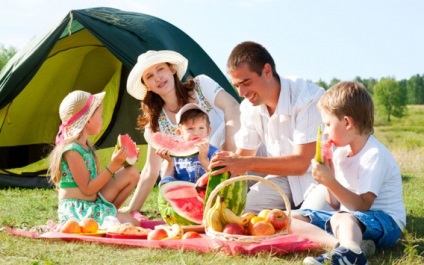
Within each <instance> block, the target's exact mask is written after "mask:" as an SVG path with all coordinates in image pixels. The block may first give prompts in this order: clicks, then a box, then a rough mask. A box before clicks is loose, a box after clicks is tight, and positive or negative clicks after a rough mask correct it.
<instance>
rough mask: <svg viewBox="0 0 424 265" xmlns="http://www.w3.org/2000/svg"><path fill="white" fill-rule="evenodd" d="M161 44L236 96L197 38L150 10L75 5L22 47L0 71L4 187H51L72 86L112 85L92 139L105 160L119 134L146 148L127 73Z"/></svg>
mask: <svg viewBox="0 0 424 265" xmlns="http://www.w3.org/2000/svg"><path fill="white" fill-rule="evenodd" d="M163 49H167V50H174V51H177V52H179V53H181V54H183V55H184V56H185V57H186V58H187V59H188V60H189V66H188V71H187V74H186V76H188V75H190V76H196V75H199V74H206V75H208V76H210V77H211V78H213V79H214V80H215V81H217V82H218V83H219V84H221V86H223V87H224V88H225V89H226V90H227V91H228V92H229V93H230V94H232V95H233V96H234V97H236V98H237V95H236V94H235V91H234V90H233V89H232V87H231V85H230V83H229V82H228V80H227V79H226V77H225V76H224V75H223V73H222V72H221V71H220V70H219V68H218V67H217V66H216V64H215V63H214V62H213V61H212V60H211V58H210V57H209V56H208V55H207V54H206V52H205V51H204V50H203V49H202V48H201V47H200V46H199V45H198V44H197V43H196V42H195V41H194V40H193V39H192V38H190V37H189V36H188V35H187V34H185V33H184V32H183V31H181V30H180V29H178V28H176V27H175V26H173V25H171V24H169V23H168V22H166V21H164V20H161V19H159V18H157V17H153V16H150V15H146V14H140V13H134V12H126V11H121V10H117V9H112V8H103V7H101V8H90V9H81V10H73V11H70V12H69V14H68V15H66V17H65V18H64V19H63V20H62V21H61V22H60V23H59V24H58V25H56V26H54V27H53V28H52V29H51V30H50V31H48V33H47V34H45V35H44V36H41V37H40V38H38V39H36V40H34V41H33V42H31V43H30V44H28V45H27V46H26V47H25V48H23V49H22V50H20V51H19V52H18V53H17V54H16V55H15V56H14V57H13V58H12V59H11V60H10V61H9V62H8V64H7V65H6V66H5V67H4V68H3V69H2V70H1V72H0V187H25V188H32V187H49V186H50V185H49V183H48V178H46V176H47V174H46V173H47V172H46V171H47V168H48V160H47V159H46V157H47V155H48V154H49V152H50V151H51V149H52V146H53V143H54V140H55V136H56V133H57V130H58V126H59V124H60V119H59V115H58V108H59V104H60V102H61V100H62V99H63V98H64V97H65V96H66V95H67V94H68V93H69V92H71V91H73V90H77V89H80V90H86V91H90V92H91V93H98V92H100V91H106V92H107V97H106V98H105V100H104V116H103V118H104V122H103V128H102V132H101V133H100V135H99V136H98V137H96V138H95V139H92V142H93V143H95V146H96V147H97V148H98V154H99V155H100V159H101V162H102V163H103V164H105V163H107V162H108V161H109V159H110V154H111V150H112V149H113V146H114V145H115V144H116V139H117V136H118V134H125V133H128V134H129V135H130V136H131V137H132V138H133V140H134V141H136V142H137V143H138V144H140V145H141V147H142V151H144V150H145V141H144V139H143V137H142V133H141V132H140V131H139V130H137V129H136V117H137V115H138V112H139V110H138V109H139V107H140V103H139V101H137V100H136V99H134V98H132V97H131V96H130V95H129V94H128V93H127V91H126V80H127V76H128V73H129V72H130V70H131V68H132V67H133V66H134V64H135V63H136V61H137V57H138V55H140V54H141V53H144V52H146V51H147V50H163ZM144 153H145V152H142V155H141V157H140V161H139V162H138V164H137V166H138V167H140V169H141V167H142V165H143V163H144Z"/></svg>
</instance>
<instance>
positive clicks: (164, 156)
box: [156, 149, 172, 162]
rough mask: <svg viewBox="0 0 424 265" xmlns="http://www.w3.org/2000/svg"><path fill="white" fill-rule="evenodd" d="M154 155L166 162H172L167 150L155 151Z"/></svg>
mask: <svg viewBox="0 0 424 265" xmlns="http://www.w3.org/2000/svg"><path fill="white" fill-rule="evenodd" d="M156 154H157V155H158V156H160V157H161V158H162V159H165V160H167V161H169V162H170V161H172V157H171V156H170V155H169V150H168V149H157V150H156Z"/></svg>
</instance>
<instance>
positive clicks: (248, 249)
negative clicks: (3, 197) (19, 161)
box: [4, 221, 317, 255]
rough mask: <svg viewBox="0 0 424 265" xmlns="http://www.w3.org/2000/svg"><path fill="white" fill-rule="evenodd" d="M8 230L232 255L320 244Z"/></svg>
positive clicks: (151, 225) (279, 251)
mask: <svg viewBox="0 0 424 265" xmlns="http://www.w3.org/2000/svg"><path fill="white" fill-rule="evenodd" d="M158 223H159V222H158V221H141V224H142V226H143V227H145V228H154V226H155V225H157V224H158ZM4 230H6V231H7V232H8V233H9V234H12V235H17V236H26V237H31V238H39V239H46V238H49V239H61V240H65V241H87V242H96V243H101V244H115V245H127V246H134V247H145V248H170V249H185V250H194V251H198V252H202V253H208V252H214V251H222V252H224V253H227V254H230V255H237V254H248V255H251V254H256V253H258V252H263V251H270V252H272V253H273V254H277V255H282V254H287V253H289V252H293V251H301V250H304V249H308V248H314V247H317V245H316V244H315V243H313V242H311V241H309V240H306V239H303V238H301V237H299V236H296V235H284V236H281V237H275V238H270V239H266V240H263V241H262V242H261V243H250V244H246V243H240V242H229V241H222V240H219V239H215V238H210V237H208V236H207V235H205V234H201V235H202V238H193V239H185V240H167V241H161V240H147V239H121V238H108V237H97V236H85V235H79V234H65V233H60V232H46V233H43V234H41V235H38V234H36V233H33V232H29V231H21V230H13V229H12V228H10V227H4Z"/></svg>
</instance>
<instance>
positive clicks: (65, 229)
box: [60, 219, 81, 234]
mask: <svg viewBox="0 0 424 265" xmlns="http://www.w3.org/2000/svg"><path fill="white" fill-rule="evenodd" d="M60 232H62V233H67V234H75V233H81V226H80V225H79V223H78V221H77V220H76V219H68V220H67V221H66V222H65V223H64V224H63V225H62V227H61V228H60Z"/></svg>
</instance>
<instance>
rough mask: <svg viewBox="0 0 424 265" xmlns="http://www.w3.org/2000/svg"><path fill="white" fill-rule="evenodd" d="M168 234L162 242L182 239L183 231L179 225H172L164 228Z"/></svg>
mask: <svg viewBox="0 0 424 265" xmlns="http://www.w3.org/2000/svg"><path fill="white" fill-rule="evenodd" d="M164 228H165V230H166V232H167V233H168V237H165V238H163V239H162V240H178V239H181V238H182V237H183V234H184V231H183V228H182V227H181V226H180V225H179V224H173V225H171V226H170V227H169V226H168V227H164Z"/></svg>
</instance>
